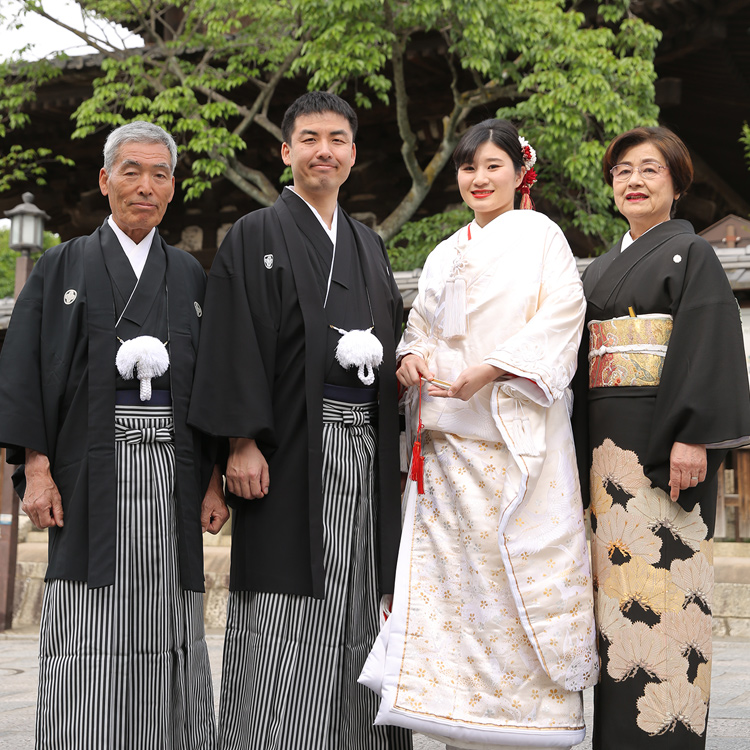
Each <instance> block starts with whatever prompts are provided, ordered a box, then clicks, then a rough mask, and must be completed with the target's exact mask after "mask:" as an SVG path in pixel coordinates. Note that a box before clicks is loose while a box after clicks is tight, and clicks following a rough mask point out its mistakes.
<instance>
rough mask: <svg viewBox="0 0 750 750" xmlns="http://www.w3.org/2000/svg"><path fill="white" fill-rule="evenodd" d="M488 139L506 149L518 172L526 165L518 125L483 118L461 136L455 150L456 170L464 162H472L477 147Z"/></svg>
mask: <svg viewBox="0 0 750 750" xmlns="http://www.w3.org/2000/svg"><path fill="white" fill-rule="evenodd" d="M487 141H492V143H494V144H495V145H496V146H497V147H498V148H501V149H502V150H503V151H505V153H506V154H508V156H510V158H511V161H512V162H513V166H514V167H515V170H516V172H520V171H521V169H522V168H523V166H524V164H523V154H522V152H521V142H520V141H519V140H518V131H517V130H516V126H515V125H514V124H513V123H512V122H508V120H496V119H489V120H483V121H482V122H480V123H478V124H477V125H474V126H473V127H471V128H469V129H468V130H467V131H466V132H465V133H464V134H463V135H462V136H461V140H460V141H459V142H458V145H457V146H456V150H455V151H454V152H453V164H454V165H455V167H456V171H457V172H458V170H459V169H460V168H461V165H463V164H471V163H472V162H473V161H474V156H475V154H476V153H477V149H478V148H479V147H480V146H481V145H482V144H483V143H486V142H487Z"/></svg>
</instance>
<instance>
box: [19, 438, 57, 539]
mask: <svg viewBox="0 0 750 750" xmlns="http://www.w3.org/2000/svg"><path fill="white" fill-rule="evenodd" d="M25 471H26V492H25V493H24V495H23V503H22V504H21V510H22V511H23V512H24V513H25V514H26V515H27V516H28V517H29V518H30V519H31V523H33V524H34V526H36V527H37V528H38V529H47V528H49V527H50V526H62V525H63V507H62V498H61V497H60V492H59V491H58V489H57V485H56V484H55V482H54V480H53V479H52V474H51V472H50V466H49V459H48V458H47V456H45V455H44V454H43V453H38V452H37V451H32V450H30V449H28V448H27V449H26V469H25Z"/></svg>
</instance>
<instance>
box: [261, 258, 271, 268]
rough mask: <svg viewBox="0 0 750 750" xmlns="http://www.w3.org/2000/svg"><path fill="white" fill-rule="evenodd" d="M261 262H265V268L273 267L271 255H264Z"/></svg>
mask: <svg viewBox="0 0 750 750" xmlns="http://www.w3.org/2000/svg"><path fill="white" fill-rule="evenodd" d="M263 263H264V264H265V266H266V268H269V269H270V268H273V255H264V256H263Z"/></svg>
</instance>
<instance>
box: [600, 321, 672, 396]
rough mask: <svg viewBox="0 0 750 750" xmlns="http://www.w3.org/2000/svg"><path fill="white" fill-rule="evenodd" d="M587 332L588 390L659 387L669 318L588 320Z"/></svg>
mask: <svg viewBox="0 0 750 750" xmlns="http://www.w3.org/2000/svg"><path fill="white" fill-rule="evenodd" d="M588 329H589V332H590V334H591V337H590V340H589V388H605V387H609V386H617V385H651V386H654V385H659V381H660V380H661V371H662V367H663V366H664V357H665V356H666V355H667V346H668V345H669V337H670V336H671V335H672V316H671V315H642V316H640V317H637V318H631V317H623V318H612V319H610V320H592V321H591V322H590V323H589V324H588Z"/></svg>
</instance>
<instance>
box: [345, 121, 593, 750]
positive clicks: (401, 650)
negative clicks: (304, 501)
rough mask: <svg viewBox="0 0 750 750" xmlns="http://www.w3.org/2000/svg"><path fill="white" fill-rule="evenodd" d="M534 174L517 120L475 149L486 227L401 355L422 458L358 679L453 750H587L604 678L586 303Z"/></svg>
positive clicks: (389, 718)
mask: <svg viewBox="0 0 750 750" xmlns="http://www.w3.org/2000/svg"><path fill="white" fill-rule="evenodd" d="M534 160H535V154H534V152H533V149H531V148H530V146H529V145H528V144H527V143H526V142H525V141H524V140H523V139H519V136H518V133H517V131H516V129H515V127H514V126H513V125H512V124H511V123H509V122H507V121H504V120H486V121H484V122H482V123H480V124H479V125H476V126H474V127H473V128H471V129H470V130H469V131H467V133H466V134H465V135H464V137H463V138H462V140H461V142H460V143H459V144H458V146H457V148H456V151H455V153H454V162H455V165H456V169H457V173H458V186H459V190H460V192H461V197H462V198H463V199H464V201H465V202H466V203H467V204H468V206H469V207H470V208H472V209H473V210H474V217H475V218H474V221H472V222H471V224H469V225H468V226H466V227H464V228H462V229H460V230H459V231H458V232H456V234H454V235H453V236H452V237H450V238H449V239H447V240H445V241H444V242H442V243H441V244H440V245H438V247H437V248H436V249H435V250H434V251H433V252H432V253H431V255H430V256H429V258H428V259H427V262H426V263H425V267H424V271H423V272H422V275H421V278H420V281H419V295H418V297H417V299H416V301H415V303H414V307H413V309H412V311H411V314H410V315H409V320H408V323H407V326H406V331H405V332H404V336H403V339H402V341H401V343H400V345H399V347H398V357H399V358H400V365H399V369H398V373H397V375H398V378H399V380H400V381H401V383H402V384H403V385H405V386H407V387H409V393H408V394H407V398H408V406H409V407H410V408H408V409H407V422H408V423H410V424H411V427H412V429H413V432H414V434H415V437H417V441H418V445H417V446H416V448H415V458H413V459H412V470H411V477H412V478H411V479H410V480H409V482H408V483H407V486H406V490H405V495H404V498H405V518H404V529H403V535H402V539H401V547H400V551H399V561H398V570H397V574H396V589H395V593H394V597H393V610H392V613H391V615H390V617H389V618H388V620H387V622H386V624H385V626H384V627H383V629H382V631H381V633H380V636H379V638H378V640H377V642H376V644H375V646H374V648H373V650H372V652H371V654H370V657H369V659H368V661H367V663H366V665H365V669H364V670H363V672H362V676H361V677H360V682H362V683H363V684H365V685H367V686H368V687H370V688H371V689H373V690H374V691H375V692H377V693H379V694H380V695H381V697H382V701H381V706H380V712H379V713H378V717H377V719H376V722H375V723H376V724H378V723H382V724H395V725H397V726H402V727H407V728H410V729H413V730H415V731H418V732H422V733H425V734H428V735H431V736H433V737H436V738H437V739H440V740H442V741H444V742H446V743H448V747H449V748H451V747H455V748H485V749H486V748H489V747H503V748H508V747H524V748H551V747H570V746H572V745H574V744H577V743H579V742H581V741H582V740H583V738H584V735H585V727H584V722H583V704H582V693H581V691H582V689H583V688H585V687H588V686H590V685H593V684H594V683H595V682H596V680H597V676H598V668H599V667H598V658H597V653H596V644H595V630H594V617H593V595H592V581H591V571H590V565H589V559H588V552H587V547H586V537H585V530H584V524H583V509H582V504H581V497H580V487H579V481H578V474H577V470H576V462H575V451H574V447H573V438H572V432H571V427H570V419H569V407H570V403H569V388H568V386H569V384H570V381H571V379H572V377H573V373H574V371H575V368H576V353H577V351H578V345H579V342H580V339H581V329H582V325H583V319H584V313H585V307H586V306H585V302H584V297H583V291H582V287H581V282H580V279H579V275H578V272H577V270H576V265H575V261H574V259H573V256H572V254H571V252H570V248H569V246H568V243H567V242H566V240H565V237H564V236H563V233H562V232H561V231H560V229H559V227H558V226H557V225H556V224H554V223H553V222H552V221H550V220H549V219H548V218H547V217H546V216H543V215H541V214H538V213H536V212H534V211H516V210H513V200H514V195H515V191H516V190H517V189H520V190H521V191H522V192H523V193H525V195H524V196H523V201H522V205H523V203H524V202H528V203H530V200H529V198H528V188H529V187H530V185H531V184H533V182H534V180H535V178H536V175H535V173H534V172H533V170H532V169H531V167H532V166H533V163H534ZM409 397H410V398H409ZM409 412H410V415H409ZM420 417H421V423H422V425H423V429H422V430H421V431H419V432H418V427H419V423H420ZM417 432H418V434H417ZM420 449H421V453H422V457H421V459H420V458H419V455H418V454H419V452H420ZM421 460H423V461H424V465H423V471H420V464H421ZM422 483H423V490H424V491H423V492H420V485H421V484H422Z"/></svg>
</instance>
